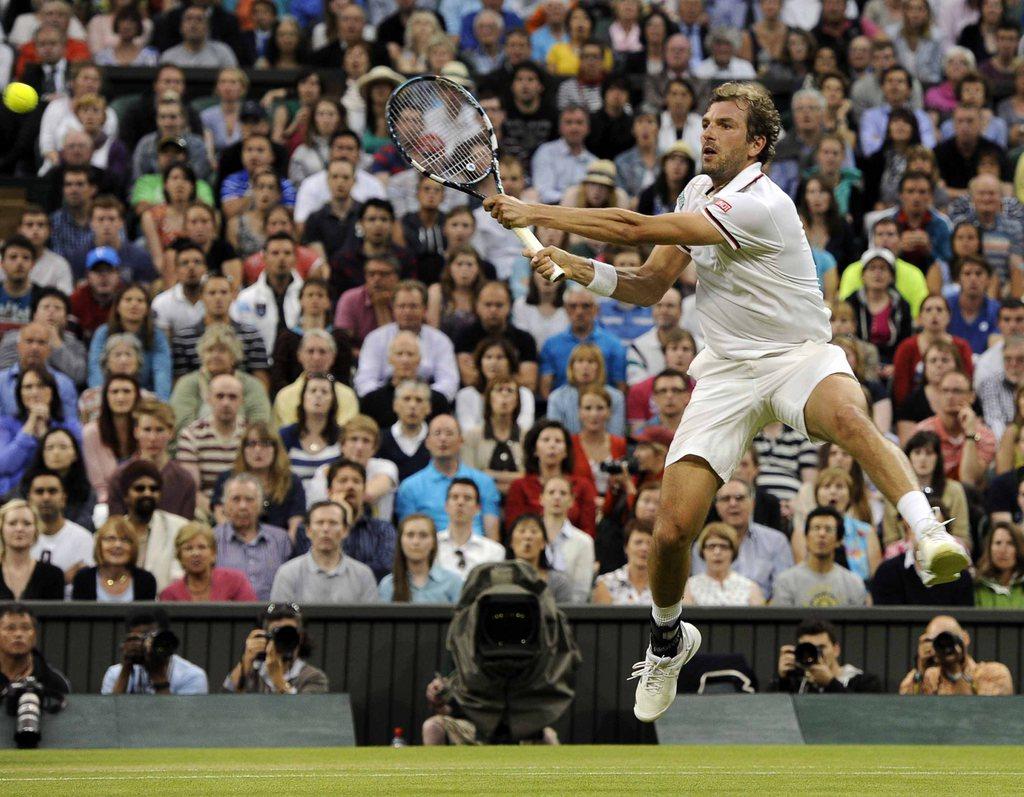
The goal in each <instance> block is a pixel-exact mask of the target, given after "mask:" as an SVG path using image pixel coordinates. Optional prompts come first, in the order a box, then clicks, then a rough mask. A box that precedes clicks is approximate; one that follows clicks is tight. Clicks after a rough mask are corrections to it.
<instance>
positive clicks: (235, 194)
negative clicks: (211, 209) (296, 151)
mask: <svg viewBox="0 0 1024 797" xmlns="http://www.w3.org/2000/svg"><path fill="white" fill-rule="evenodd" d="M248 191H249V172H247V171H246V170H245V169H242V171H240V172H235V173H234V174H229V175H228V176H227V177H225V178H224V182H223V183H221V186H220V199H221V201H222V202H223V201H224V200H225V199H238V198H239V197H243V196H245V195H246V193H248ZM281 204H282V205H285V206H287V207H290V208H294V207H295V186H294V185H292V181H291V180H288V179H286V178H282V179H281Z"/></svg>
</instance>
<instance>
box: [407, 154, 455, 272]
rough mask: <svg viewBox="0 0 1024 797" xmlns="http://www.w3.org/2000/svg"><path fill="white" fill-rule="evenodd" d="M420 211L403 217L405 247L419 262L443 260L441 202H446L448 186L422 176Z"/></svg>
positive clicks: (419, 199) (417, 198)
mask: <svg viewBox="0 0 1024 797" xmlns="http://www.w3.org/2000/svg"><path fill="white" fill-rule="evenodd" d="M416 201H417V203H418V204H419V210H417V211H415V212H413V213H406V214H405V216H403V217H402V233H403V235H404V236H405V247H406V249H408V250H409V252H410V253H411V254H412V255H413V256H414V257H415V258H416V260H417V262H420V261H422V260H423V258H425V257H428V256H435V257H443V255H444V250H445V242H444V232H443V228H444V219H445V215H444V213H442V212H441V210H440V207H441V203H442V202H443V201H444V186H443V185H441V184H440V183H437V182H434V181H433V180H431V179H430V178H429V177H427V176H426V175H425V174H421V175H420V178H419V184H418V186H417V188H416Z"/></svg>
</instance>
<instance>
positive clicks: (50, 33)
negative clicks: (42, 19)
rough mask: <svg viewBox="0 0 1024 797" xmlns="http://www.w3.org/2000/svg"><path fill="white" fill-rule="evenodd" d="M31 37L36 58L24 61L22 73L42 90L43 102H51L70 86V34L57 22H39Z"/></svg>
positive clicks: (38, 89) (32, 85)
mask: <svg viewBox="0 0 1024 797" xmlns="http://www.w3.org/2000/svg"><path fill="white" fill-rule="evenodd" d="M32 40H33V42H34V44H35V48H34V49H35V52H36V56H35V58H36V60H35V61H33V62H31V63H26V64H24V65H23V67H22V69H23V71H22V72H20V73H19V74H21V77H22V81H23V82H24V83H28V85H30V86H31V87H32V88H34V89H35V90H36V91H37V92H39V99H40V100H41V101H42V102H49V101H50V100H52V99H53V98H54V97H56V96H57V95H58V94H64V93H65V92H66V91H67V90H68V88H69V85H68V84H69V82H70V76H69V75H68V56H67V52H66V50H67V36H66V35H65V34H64V33H63V32H62V31H61V30H60V28H58V27H57V26H55V25H40V27H39V29H38V30H37V31H36V33H35V36H33V38H32ZM79 60H81V59H79ZM19 64H21V61H20V60H19Z"/></svg>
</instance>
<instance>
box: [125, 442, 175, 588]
mask: <svg viewBox="0 0 1024 797" xmlns="http://www.w3.org/2000/svg"><path fill="white" fill-rule="evenodd" d="M163 485H164V480H163V477H162V476H161V475H160V471H159V470H158V469H157V467H156V465H154V464H153V463H152V462H150V461H148V460H145V459H136V460H134V461H132V462H130V463H129V464H128V465H127V466H126V467H125V469H124V470H123V471H121V493H122V494H123V495H124V496H125V505H126V509H127V512H126V515H125V517H126V518H127V520H128V522H129V523H130V524H131V526H132V528H133V529H134V530H135V534H136V535H137V536H138V538H139V562H138V566H139V567H141V568H144V569H146V570H148V571H149V572H150V573H152V574H153V577H154V578H156V585H157V591H158V592H159V591H160V590H162V589H163V588H164V587H166V586H167V585H168V584H170V583H171V582H172V581H174V580H175V579H178V578H181V576H182V569H181V565H180V564H179V563H178V559H177V556H176V551H175V547H174V538H175V537H176V536H177V534H178V531H179V529H181V527H182V526H184V525H185V524H186V523H187V522H188V521H187V520H186V519H185V518H183V517H181V516H179V515H173V514H171V513H170V512H165V511H164V510H163V509H157V504H159V503H160V491H161V490H162V489H163Z"/></svg>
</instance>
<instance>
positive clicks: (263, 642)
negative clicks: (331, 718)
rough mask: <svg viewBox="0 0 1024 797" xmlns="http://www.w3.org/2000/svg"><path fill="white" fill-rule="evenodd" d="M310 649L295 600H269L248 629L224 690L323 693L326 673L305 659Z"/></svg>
mask: <svg viewBox="0 0 1024 797" xmlns="http://www.w3.org/2000/svg"><path fill="white" fill-rule="evenodd" d="M311 651H312V645H311V644H310V641H309V637H307V636H306V632H305V631H304V630H303V628H302V612H300V611H299V607H298V606H296V605H295V604H294V603H271V604H270V605H269V606H268V607H267V610H266V611H265V612H263V615H262V617H261V618H260V627H259V628H254V629H253V630H252V631H250V632H249V636H248V637H247V638H246V640H245V650H244V651H242V660H241V661H239V662H238V664H236V665H235V668H234V669H233V670H232V671H231V673H230V674H229V675H228V677H227V678H225V679H224V686H223V688H224V691H225V692H255V693H258V694H284V695H303V694H307V695H309V694H323V693H324V692H326V691H327V689H328V686H329V684H328V681H327V675H326V674H325V673H324V672H323V671H322V670H318V669H317V668H316V667H314V666H313V665H312V664H308V663H307V662H306V661H305V660H304V659H305V657H306V656H308V655H309V654H310V652H311Z"/></svg>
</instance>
